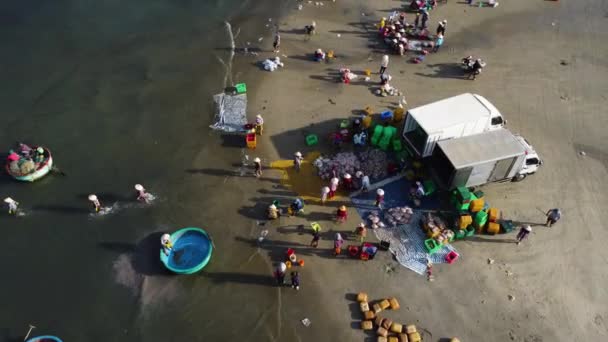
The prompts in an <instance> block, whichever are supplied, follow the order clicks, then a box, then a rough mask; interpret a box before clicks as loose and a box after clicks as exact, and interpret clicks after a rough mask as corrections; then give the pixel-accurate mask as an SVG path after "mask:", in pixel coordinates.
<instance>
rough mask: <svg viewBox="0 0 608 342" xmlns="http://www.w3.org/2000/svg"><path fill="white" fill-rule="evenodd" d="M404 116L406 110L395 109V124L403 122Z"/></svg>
mask: <svg viewBox="0 0 608 342" xmlns="http://www.w3.org/2000/svg"><path fill="white" fill-rule="evenodd" d="M403 114H405V109H403V108H401V107H399V108H397V109H395V111H394V112H393V122H395V123H396V122H401V120H403Z"/></svg>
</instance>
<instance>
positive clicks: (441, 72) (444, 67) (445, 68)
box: [415, 63, 467, 80]
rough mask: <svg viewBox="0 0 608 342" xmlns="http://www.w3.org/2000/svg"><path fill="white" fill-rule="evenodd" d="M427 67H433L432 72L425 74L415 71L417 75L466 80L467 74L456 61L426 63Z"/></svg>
mask: <svg viewBox="0 0 608 342" xmlns="http://www.w3.org/2000/svg"><path fill="white" fill-rule="evenodd" d="M426 66H427V67H428V68H432V69H433V73H430V74H425V73H421V72H417V73H415V74H416V75H418V76H425V77H433V78H456V79H462V80H466V79H467V75H466V74H465V73H464V71H463V70H462V68H461V67H460V64H458V63H437V64H427V65H426Z"/></svg>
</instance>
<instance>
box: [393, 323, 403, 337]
mask: <svg viewBox="0 0 608 342" xmlns="http://www.w3.org/2000/svg"><path fill="white" fill-rule="evenodd" d="M402 331H403V325H401V324H399V323H393V324H392V325H391V332H394V333H395V334H401V332H402Z"/></svg>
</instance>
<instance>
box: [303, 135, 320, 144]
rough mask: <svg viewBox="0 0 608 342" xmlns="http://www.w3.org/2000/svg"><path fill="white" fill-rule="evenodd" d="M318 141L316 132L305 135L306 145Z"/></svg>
mask: <svg viewBox="0 0 608 342" xmlns="http://www.w3.org/2000/svg"><path fill="white" fill-rule="evenodd" d="M318 142H319V137H317V135H316V134H309V135H307V136H306V145H307V146H313V145H316V144H317V143H318Z"/></svg>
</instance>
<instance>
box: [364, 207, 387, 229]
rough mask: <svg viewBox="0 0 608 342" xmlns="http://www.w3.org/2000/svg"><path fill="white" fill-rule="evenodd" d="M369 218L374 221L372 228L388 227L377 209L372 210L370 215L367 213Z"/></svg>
mask: <svg viewBox="0 0 608 342" xmlns="http://www.w3.org/2000/svg"><path fill="white" fill-rule="evenodd" d="M367 219H368V220H369V221H370V222H371V223H372V224H371V226H370V227H371V228H372V229H377V228H384V227H386V225H385V224H384V222H382V220H381V219H380V213H379V212H377V211H372V212H371V213H370V214H369V215H367Z"/></svg>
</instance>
